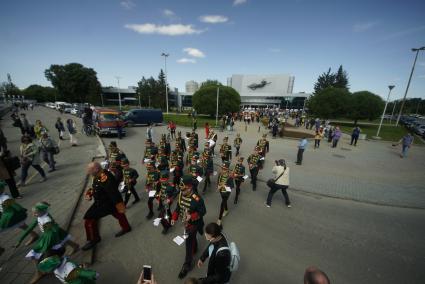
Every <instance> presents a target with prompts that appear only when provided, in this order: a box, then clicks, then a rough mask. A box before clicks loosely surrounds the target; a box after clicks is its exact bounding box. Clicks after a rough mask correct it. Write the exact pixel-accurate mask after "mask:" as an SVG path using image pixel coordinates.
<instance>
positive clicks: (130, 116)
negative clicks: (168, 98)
mask: <svg viewBox="0 0 425 284" xmlns="http://www.w3.org/2000/svg"><path fill="white" fill-rule="evenodd" d="M163 120H164V117H163V115H162V111H161V110H160V109H132V110H130V111H128V112H127V113H126V114H125V116H124V121H125V123H126V125H128V126H135V125H138V124H139V125H140V124H151V123H153V124H161V123H162V122H163Z"/></svg>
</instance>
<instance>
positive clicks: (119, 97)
mask: <svg viewBox="0 0 425 284" xmlns="http://www.w3.org/2000/svg"><path fill="white" fill-rule="evenodd" d="M115 78H116V79H117V82H118V103H119V105H120V110H121V109H122V106H121V91H120V79H121V77H119V76H115Z"/></svg>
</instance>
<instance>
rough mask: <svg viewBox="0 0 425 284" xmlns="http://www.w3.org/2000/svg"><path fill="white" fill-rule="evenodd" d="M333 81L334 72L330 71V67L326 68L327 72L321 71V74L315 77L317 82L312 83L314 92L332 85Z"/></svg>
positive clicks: (316, 92)
mask: <svg viewBox="0 0 425 284" xmlns="http://www.w3.org/2000/svg"><path fill="white" fill-rule="evenodd" d="M334 83H335V74H333V73H332V72H331V68H329V69H328V72H325V73H322V75H320V76H319V78H317V82H316V83H315V84H314V94H318V93H320V92H321V91H323V90H324V89H326V88H329V87H333V85H334Z"/></svg>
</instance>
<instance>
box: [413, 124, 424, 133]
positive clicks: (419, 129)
mask: <svg viewBox="0 0 425 284" xmlns="http://www.w3.org/2000/svg"><path fill="white" fill-rule="evenodd" d="M414 131H415V133H416V134H418V135H422V134H423V133H424V132H425V124H420V125H418V126H416V127H415V129H414Z"/></svg>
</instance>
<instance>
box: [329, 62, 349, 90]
mask: <svg viewBox="0 0 425 284" xmlns="http://www.w3.org/2000/svg"><path fill="white" fill-rule="evenodd" d="M333 86H334V87H335V88H344V89H347V90H348V88H349V85H348V74H347V71H345V70H344V69H343V68H342V65H340V66H339V68H338V71H337V72H336V74H335V82H334V84H333Z"/></svg>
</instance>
